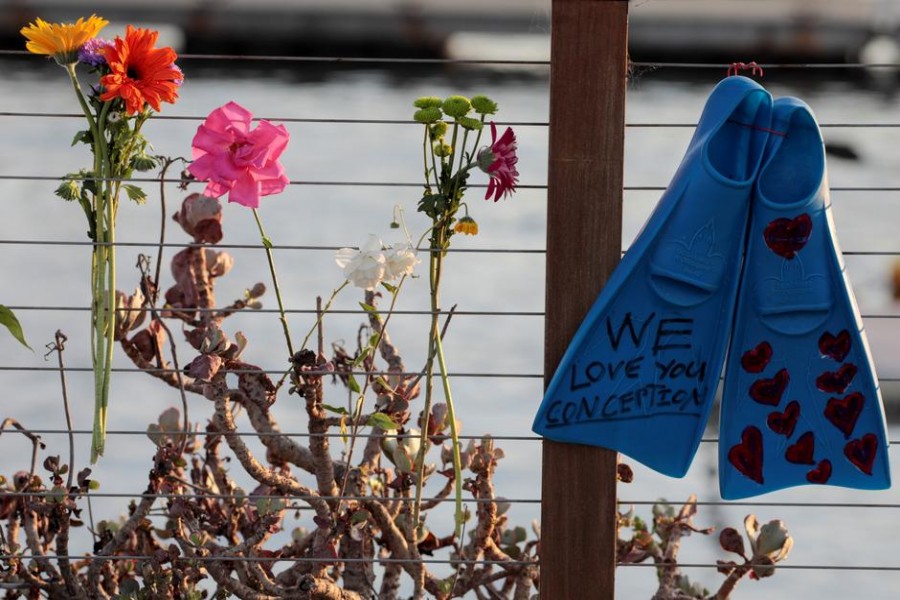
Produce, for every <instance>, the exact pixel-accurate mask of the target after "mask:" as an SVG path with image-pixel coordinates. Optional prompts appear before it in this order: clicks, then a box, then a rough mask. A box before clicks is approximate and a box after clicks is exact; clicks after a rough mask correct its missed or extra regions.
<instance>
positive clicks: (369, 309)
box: [359, 302, 378, 315]
mask: <svg viewBox="0 0 900 600" xmlns="http://www.w3.org/2000/svg"><path fill="white" fill-rule="evenodd" d="M359 305H360V306H361V307H362V309H363V310H364V311H366V312H367V313H372V314H375V315H377V314H378V309H377V308H375V307H374V306H372V305H371V304H366V303H365V302H360V303H359Z"/></svg>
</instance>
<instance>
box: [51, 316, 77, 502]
mask: <svg viewBox="0 0 900 600" xmlns="http://www.w3.org/2000/svg"><path fill="white" fill-rule="evenodd" d="M68 339H69V338H67V337H66V336H65V334H63V332H62V331H60V330H59V329H57V330H56V335H55V341H54V342H53V343H51V344H47V349H48V350H49V352H47V354H45V355H44V358H46V357H47V356H48V355H49V354H50V352H56V356H57V359H58V361H59V380H60V385H62V397H63V408H64V409H65V412H66V429H67V430H68V432H69V474H68V477H66V489H71V487H72V476H73V475H74V474H75V434H73V433H72V414H71V412H70V411H69V388H68V386H67V385H66V369H65V366H64V365H63V350H65V349H66V342H67V341H68Z"/></svg>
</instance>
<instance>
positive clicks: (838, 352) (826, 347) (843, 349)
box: [819, 329, 850, 362]
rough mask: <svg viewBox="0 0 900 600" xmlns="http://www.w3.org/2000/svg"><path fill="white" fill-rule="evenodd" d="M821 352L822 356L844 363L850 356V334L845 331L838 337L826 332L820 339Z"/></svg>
mask: <svg viewBox="0 0 900 600" xmlns="http://www.w3.org/2000/svg"><path fill="white" fill-rule="evenodd" d="M819 352H821V353H822V356H827V357H829V358H833V359H834V360H836V361H838V362H843V360H844V359H845V358H847V355H848V354H850V332H849V331H847V330H846V329H844V330H843V331H841V332H840V333H838V334H837V335H831V332H829V331H826V332H825V333H823V334H822V337H820V338H819Z"/></svg>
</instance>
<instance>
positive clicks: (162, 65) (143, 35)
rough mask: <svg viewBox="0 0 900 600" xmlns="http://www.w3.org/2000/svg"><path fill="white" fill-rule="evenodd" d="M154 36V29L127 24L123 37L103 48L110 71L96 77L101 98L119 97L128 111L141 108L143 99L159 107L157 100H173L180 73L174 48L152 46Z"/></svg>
mask: <svg viewBox="0 0 900 600" xmlns="http://www.w3.org/2000/svg"><path fill="white" fill-rule="evenodd" d="M157 38H159V32H157V31H151V30H149V29H135V28H134V27H132V26H131V25H129V26H128V28H127V29H126V30H125V39H124V40H123V39H122V38H120V37H116V40H115V46H113V47H110V48H106V49H105V50H103V54H104V56H105V57H106V62H107V64H108V65H109V70H110V73H109V74H108V75H104V76H103V77H101V78H100V84H101V85H102V86H103V89H104V91H103V94H102V95H101V96H100V99H101V100H103V101H108V100H113V99H115V98H121V99H122V100H124V101H125V111H126V112H127V113H128V114H129V115H133V114H136V113H139V112H141V111H142V110H144V104H145V103H146V104H149V105H150V106H151V107H153V110H155V111H159V110H160V102H161V101H163V100H165V101H166V102H170V103H171V102H175V100H176V99H177V98H178V85H179V84H180V83H181V80H182V79H183V78H184V75H183V74H182V73H181V70H180V69H179V68H178V67H177V66H175V59H176V58H178V56H177V55H176V54H175V51H174V50H172V49H171V48H168V47H167V48H156V47H155V45H156V40H157Z"/></svg>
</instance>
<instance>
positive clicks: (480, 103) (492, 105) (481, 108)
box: [472, 94, 498, 115]
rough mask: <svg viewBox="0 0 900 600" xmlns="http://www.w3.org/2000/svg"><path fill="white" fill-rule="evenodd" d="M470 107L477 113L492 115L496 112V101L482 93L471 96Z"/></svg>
mask: <svg viewBox="0 0 900 600" xmlns="http://www.w3.org/2000/svg"><path fill="white" fill-rule="evenodd" d="M472 108H474V109H475V112H477V113H478V114H479V115H492V114H494V113H496V112H497V108H498V107H497V103H496V102H494V101H493V100H491V99H490V98H488V97H487V96H485V95H483V94H478V95H477V96H472Z"/></svg>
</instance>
